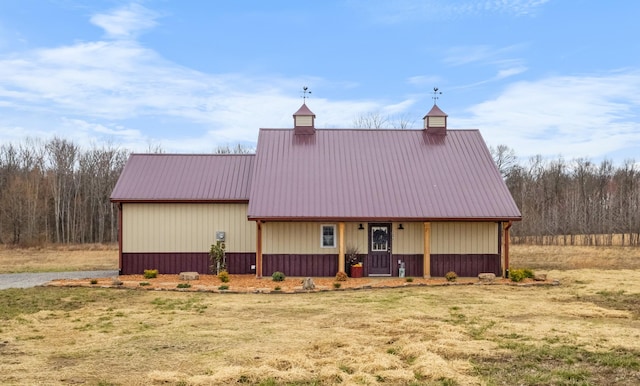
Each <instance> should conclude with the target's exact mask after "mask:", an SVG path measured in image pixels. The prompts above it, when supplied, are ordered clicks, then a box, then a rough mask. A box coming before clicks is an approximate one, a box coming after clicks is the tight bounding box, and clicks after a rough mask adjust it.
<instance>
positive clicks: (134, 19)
mask: <svg viewBox="0 0 640 386" xmlns="http://www.w3.org/2000/svg"><path fill="white" fill-rule="evenodd" d="M159 17H160V15H159V14H158V13H157V12H154V11H152V10H150V9H148V8H145V7H143V6H142V5H140V4H136V3H133V4H129V5H126V6H123V7H121V8H117V9H115V10H113V11H112V12H109V13H98V14H95V15H93V16H92V17H91V19H90V20H91V23H93V24H95V25H97V26H98V27H100V28H103V29H104V30H105V33H106V35H107V37H110V38H115V39H128V38H134V37H136V36H138V34H140V33H141V32H143V31H145V30H148V29H151V28H153V27H155V26H156V25H157V22H156V19H157V18H159Z"/></svg>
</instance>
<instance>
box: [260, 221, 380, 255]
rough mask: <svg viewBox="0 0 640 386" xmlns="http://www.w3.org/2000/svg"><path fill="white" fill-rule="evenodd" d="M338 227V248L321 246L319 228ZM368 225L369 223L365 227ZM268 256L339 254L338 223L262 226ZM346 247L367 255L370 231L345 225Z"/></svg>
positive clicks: (289, 223)
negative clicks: (356, 249) (352, 247)
mask: <svg viewBox="0 0 640 386" xmlns="http://www.w3.org/2000/svg"><path fill="white" fill-rule="evenodd" d="M321 225H335V226H336V247H335V248H322V247H321V246H320V226H321ZM363 226H366V224H363ZM263 235H264V236H263V240H264V241H263V248H264V249H263V252H264V253H265V254H337V253H338V245H339V242H340V240H339V239H338V236H339V234H338V223H337V222H336V223H332V222H327V223H317V222H304V223H300V222H267V223H265V224H264V225H263ZM344 236H345V248H349V247H351V246H356V247H357V248H358V250H359V253H367V231H366V229H365V230H360V231H359V230H358V223H345V227H344Z"/></svg>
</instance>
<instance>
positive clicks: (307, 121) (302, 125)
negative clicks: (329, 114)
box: [293, 103, 316, 135]
mask: <svg viewBox="0 0 640 386" xmlns="http://www.w3.org/2000/svg"><path fill="white" fill-rule="evenodd" d="M315 119H316V115H315V114H314V113H313V112H312V111H311V110H309V108H308V107H307V104H306V103H303V104H302V106H301V107H300V108H299V109H298V111H296V113H295V114H293V130H294V131H295V134H302V135H310V134H314V133H315V131H316V129H315Z"/></svg>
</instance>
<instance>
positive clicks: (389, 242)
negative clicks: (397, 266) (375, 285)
mask: <svg viewBox="0 0 640 386" xmlns="http://www.w3.org/2000/svg"><path fill="white" fill-rule="evenodd" d="M367 225H368V228H367V276H392V271H393V264H392V262H393V255H392V250H393V244H392V241H393V237H392V232H393V223H391V222H375V223H369V224H367ZM379 226H384V227H387V230H388V240H387V252H386V255H387V257H388V258H389V272H388V273H387V272H385V273H371V262H372V256H373V255H374V254H375V255H383V254H384V253H381V252H380V251H372V250H371V242H372V240H371V232H372V228H373V227H379Z"/></svg>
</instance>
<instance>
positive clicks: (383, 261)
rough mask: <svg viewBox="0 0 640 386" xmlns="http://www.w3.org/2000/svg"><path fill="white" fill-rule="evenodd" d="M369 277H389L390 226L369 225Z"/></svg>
mask: <svg viewBox="0 0 640 386" xmlns="http://www.w3.org/2000/svg"><path fill="white" fill-rule="evenodd" d="M367 268H368V271H369V276H391V224H388V223H386V224H369V254H368V256H367Z"/></svg>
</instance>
